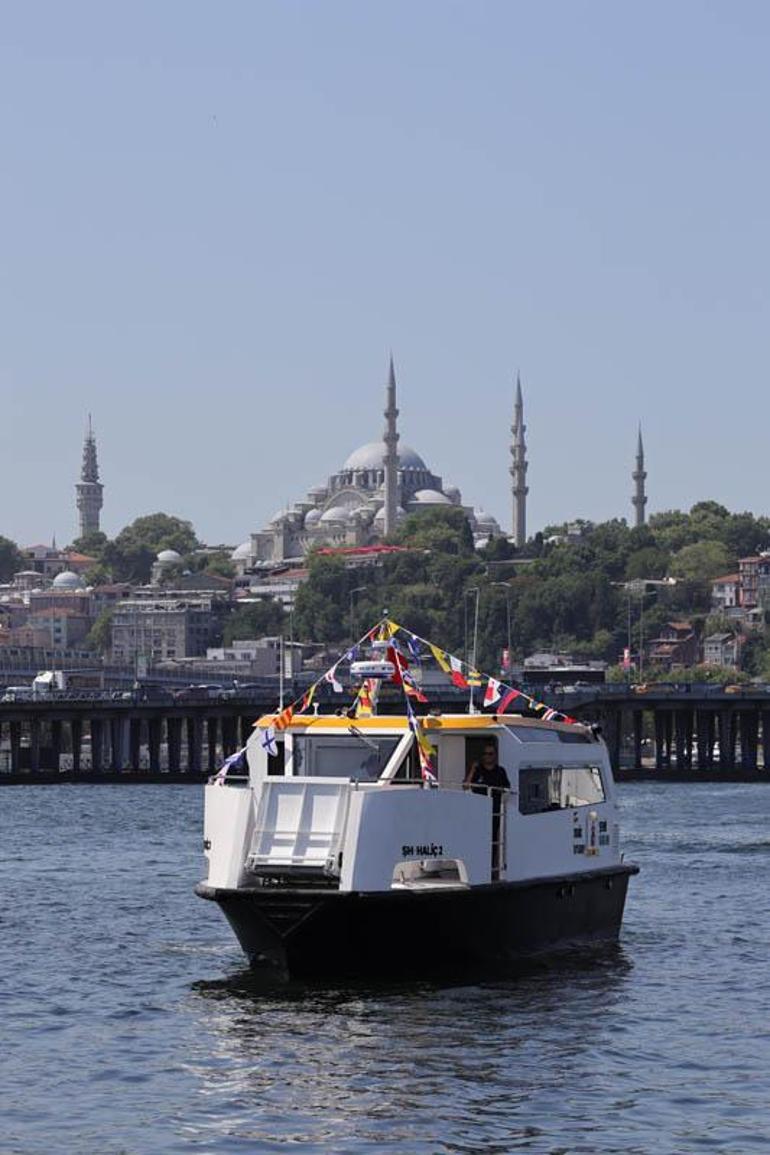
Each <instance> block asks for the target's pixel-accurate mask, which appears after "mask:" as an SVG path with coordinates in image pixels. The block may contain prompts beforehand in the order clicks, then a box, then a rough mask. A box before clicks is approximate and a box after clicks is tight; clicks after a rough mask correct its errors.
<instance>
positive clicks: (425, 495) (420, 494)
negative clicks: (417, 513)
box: [412, 489, 452, 505]
mask: <svg viewBox="0 0 770 1155" xmlns="http://www.w3.org/2000/svg"><path fill="white" fill-rule="evenodd" d="M412 501H413V502H414V503H415V504H416V505H451V504H452V503H451V501H450V500H449V498H448V497H447V496H446V494H445V493H440V492H439V490H438V489H418V490H417V492H416V493H415V495H414V497H413V498H412Z"/></svg>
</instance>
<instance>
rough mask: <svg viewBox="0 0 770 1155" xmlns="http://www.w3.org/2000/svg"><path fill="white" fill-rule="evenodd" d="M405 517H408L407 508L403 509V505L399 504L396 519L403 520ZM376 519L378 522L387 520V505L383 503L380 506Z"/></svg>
mask: <svg viewBox="0 0 770 1155" xmlns="http://www.w3.org/2000/svg"><path fill="white" fill-rule="evenodd" d="M405 517H406V510H405V509H402V507H401V506H400V505H397V506H396V521H403V519H404V518H405ZM374 520H375V521H376V522H383V521H384V520H385V506H384V505H381V506H380V508H379V509H378V510H377V512H376V513H375V515H374Z"/></svg>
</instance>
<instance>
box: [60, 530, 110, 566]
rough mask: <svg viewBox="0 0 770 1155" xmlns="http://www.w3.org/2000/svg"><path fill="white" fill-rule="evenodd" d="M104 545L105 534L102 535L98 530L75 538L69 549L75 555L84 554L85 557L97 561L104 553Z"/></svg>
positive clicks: (105, 540)
mask: <svg viewBox="0 0 770 1155" xmlns="http://www.w3.org/2000/svg"><path fill="white" fill-rule="evenodd" d="M106 544H107V534H106V533H102V531H101V530H100V529H94V530H92V531H91V533H85V534H83V536H82V537H76V538H75V540H74V541H73V543H72V545H71V546H70V547H69V548H70V549H71V550H74V551H75V552H76V553H84V554H85V555H86V557H94V558H96V560H97V561H98V560H99V559H100V558H101V556H102V553H103V552H104V547H105V545H106Z"/></svg>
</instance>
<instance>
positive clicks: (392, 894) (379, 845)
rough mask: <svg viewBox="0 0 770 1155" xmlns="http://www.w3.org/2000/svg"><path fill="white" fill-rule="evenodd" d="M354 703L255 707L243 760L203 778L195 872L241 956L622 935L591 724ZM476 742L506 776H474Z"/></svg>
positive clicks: (510, 957)
mask: <svg viewBox="0 0 770 1155" xmlns="http://www.w3.org/2000/svg"><path fill="white" fill-rule="evenodd" d="M495 685H496V686H499V683H495ZM519 696H521V695H519ZM544 709H545V708H544ZM546 712H547V713H548V714H549V715H553V714H554V713H555V712H554V711H552V710H550V711H546ZM350 713H351V711H339V712H338V713H335V714H326V715H324V714H303V713H301V712H295V711H293V710H288V711H284V712H283V713H280V714H276V715H267V716H265V717H263V718H260V719H259V720H258V722H257V723H256V724H255V728H254V732H253V735H252V736H251V738H250V739H249V742H248V744H247V746H246V747H245V750H244V751H243V752H242V757H241V759H240V766H236V767H234V769H236V770H239V771H240V772H239V773H235V774H234V773H233V772H232V771H231V772H230V773H228V774H226V775H220V776H219V778H218V780H215V781H212V782H211V783H209V784H208V785H207V786H206V788H205V818H204V847H205V853H206V856H207V859H208V877H207V879H206V880H205V882H201V883H199V885H198V886H197V888H196V890H197V893H198V894H199V895H200V896H201V897H202V898H205V899H209V900H211V901H213V902H215V903H217V904H218V905H219V906H220V907H221V909H222V911H223V913H224V914H225V916H226V918H227V920H228V922H229V923H230V925H231V927H232V929H233V930H234V932H235V934H236V936H237V938H238V941H239V942H240V944H241V947H242V948H243V950H244V952H245V954H246V956H247V957H248V959H249V962H250V964H251V965H252V966H254V967H270V968H274V969H275V970H277V971H278V972H279V973H280V974H281V975H282V976H285V977H316V976H318V977H320V976H334V977H337V978H342V977H354V978H370V977H373V976H375V975H378V976H381V975H387V976H390V977H396V976H414V975H422V976H425V977H433V976H438V975H440V974H454V975H460V974H469V973H477V974H480V973H483V972H485V971H492V970H494V971H496V972H499V971H500V970H501V969H505V968H506V967H507V966H510V965H511V964H512V963H515V962H516V961H518V960H521V959H522V958H523V957H525V956H528V955H532V954H535V953H542V952H550V951H554V950H563V949H565V948H569V947H572V946H575V945H578V944H587V943H596V942H601V941H607V940H613V939H616V938H617V936H618V933H619V930H620V925H621V919H622V916H623V908H624V903H625V898H626V890H627V885H628V879H629V877H630V876H631V875H632V874H635V873H637V870H638V867H636V866H635V865H633V864H631V863H627V862H625V861H624V856H623V854H622V852H621V850H620V843H619V824H618V807H617V802H616V796H615V786H614V783H613V777H612V771H611V766H610V761H609V758H608V755H607V749H606V746H605V744H604V742H603V741H602V739H601V737H600V736H599V735H598V734H597V733H596V732H595V731H594V729H592V728H591V727H590V726H584V725H581V724H578V723H574V722H572V721H570V722H565V721H559V720H554V719H550V720H547V719H545V718H542V717H526V716H524V714H523V713H522V714H515V713H500V714H498V713H489V712H487V713H467V714H466V713H457V714H454V713H452V714H448V713H439V712H437V711H436V712H431V713H428V714H425V715H422V716H420V717H419V718H418V717H417V716H416V715H415V713H414V711H413V709H412V706H411V703H410V702H409V700H408V699H407V701H406V708H405V709H404V710H403V712H402V713H400V714H377V713H376V712H374V710H372V711H371V712H368V711H367V713H366V714H365V715H364V716H354V717H350V716H349V714H350ZM482 751H487V758H488V760H489V761H490V762H493V761H494V762H495V763H497V766H498V767H502V768H503V770H504V774H503V779H505V780H507V781H508V783H509V785H508V787H501V786H498V787H491V786H484V785H483V781H484V775H483V774H482V775H481V776H480V777H477V780H476V781H474V782H471V781H470V780H469V779H470V778H471V777H473V774H474V773H475V771H474V772H472V773H469V769H470V768H471V767H475V766H477V765H478V764H479V762H480V759H481V755H482ZM428 752H429V753H428ZM492 755H494V757H493V756H492Z"/></svg>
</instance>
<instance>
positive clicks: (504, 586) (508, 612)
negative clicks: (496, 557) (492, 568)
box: [489, 582, 511, 677]
mask: <svg viewBox="0 0 770 1155" xmlns="http://www.w3.org/2000/svg"><path fill="white" fill-rule="evenodd" d="M489 584H490V585H493V586H500V588H501V589H504V590H505V617H506V624H507V627H508V636H507V642H508V665H507V668H506V671H507V673H508V675H509V677H510V673H511V587H510V586H509V585H508V582H490V583H489Z"/></svg>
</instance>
